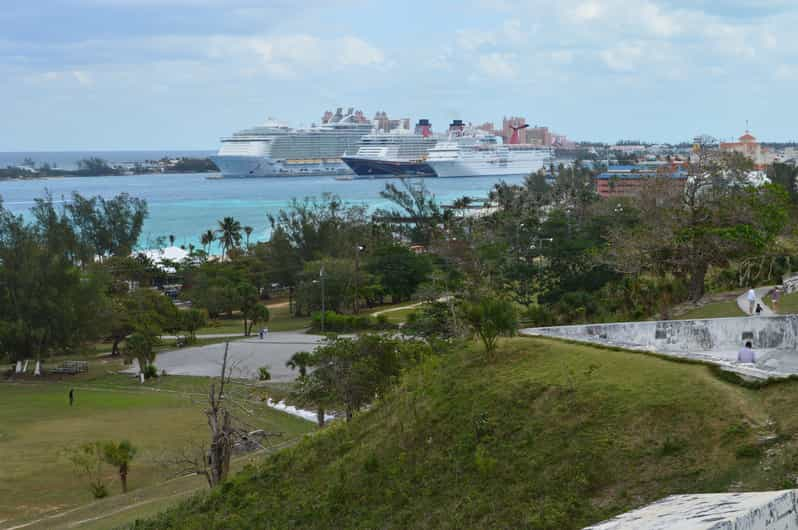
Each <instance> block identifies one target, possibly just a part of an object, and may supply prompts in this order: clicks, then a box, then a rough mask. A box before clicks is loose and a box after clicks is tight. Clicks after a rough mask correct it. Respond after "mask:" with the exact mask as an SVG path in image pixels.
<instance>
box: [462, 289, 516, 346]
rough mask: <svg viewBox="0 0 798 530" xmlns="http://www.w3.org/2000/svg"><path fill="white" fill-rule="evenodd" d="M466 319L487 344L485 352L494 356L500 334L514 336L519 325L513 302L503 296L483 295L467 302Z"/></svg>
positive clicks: (464, 310) (465, 307) (464, 311)
mask: <svg viewBox="0 0 798 530" xmlns="http://www.w3.org/2000/svg"><path fill="white" fill-rule="evenodd" d="M463 313H464V317H465V320H466V321H467V322H468V323H469V325H470V326H471V328H472V329H473V331H474V333H475V334H476V335H477V336H478V337H479V338H480V339H481V340H482V343H483V344H484V345H485V352H486V353H487V354H488V357H489V358H493V356H494V353H495V352H496V342H497V340H498V338H499V336H500V335H507V336H512V335H514V334H515V331H516V328H517V327H518V316H517V314H516V311H515V307H514V306H513V304H512V302H510V301H508V300H504V299H502V298H497V297H492V296H483V297H482V298H481V299H480V300H479V301H478V302H470V303H466V304H465V306H464V308H463Z"/></svg>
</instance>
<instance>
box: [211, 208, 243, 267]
mask: <svg viewBox="0 0 798 530" xmlns="http://www.w3.org/2000/svg"><path fill="white" fill-rule="evenodd" d="M216 233H217V234H219V244H220V245H221V246H222V257H225V256H226V255H227V253H228V252H229V251H230V249H231V248H233V247H237V246H238V245H240V244H241V223H239V222H238V221H236V220H235V219H234V218H233V217H225V218H224V219H222V220H221V221H219V229H218V230H217V231H216Z"/></svg>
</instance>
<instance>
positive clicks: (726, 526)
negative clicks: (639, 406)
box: [585, 490, 798, 530]
mask: <svg viewBox="0 0 798 530" xmlns="http://www.w3.org/2000/svg"><path fill="white" fill-rule="evenodd" d="M585 530H798V490H783V491H759V492H751V493H712V494H701V495H673V496H671V497H666V498H664V499H662V500H659V501H657V502H654V503H652V504H649V505H648V506H644V507H642V508H639V509H637V510H634V511H631V512H627V513H625V514H622V515H619V516H618V517H616V518H614V519H611V520H609V521H606V522H603V523H599V524H597V525H594V526H588V527H586V528H585Z"/></svg>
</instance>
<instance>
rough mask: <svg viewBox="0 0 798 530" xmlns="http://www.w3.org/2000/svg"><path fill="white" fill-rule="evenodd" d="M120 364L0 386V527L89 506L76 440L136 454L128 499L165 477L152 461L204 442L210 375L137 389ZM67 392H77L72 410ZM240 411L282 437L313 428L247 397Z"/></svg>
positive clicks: (112, 482) (110, 475)
mask: <svg viewBox="0 0 798 530" xmlns="http://www.w3.org/2000/svg"><path fill="white" fill-rule="evenodd" d="M119 368H121V363H120V361H117V360H105V361H93V362H92V363H91V370H90V372H89V373H88V374H82V375H80V376H61V377H60V378H58V377H55V376H48V378H47V379H45V380H44V381H42V380H38V381H33V380H32V378H28V379H26V380H25V381H24V382H20V383H0V403H2V406H0V454H1V455H3V458H2V459H0V477H3V480H1V481H0V524H3V525H9V524H11V523H12V520H13V522H14V523H19V522H20V521H25V520H29V519H33V518H38V517H42V516H44V515H47V514H49V513H53V512H56V511H60V510H65V509H68V508H71V507H75V506H78V505H81V504H85V503H89V502H91V501H92V497H91V495H90V493H89V490H88V488H87V482H86V480H85V479H83V478H81V477H80V476H77V475H76V474H75V473H74V471H73V468H72V465H71V464H70V463H69V461H68V460H67V452H68V450H69V449H70V448H73V447H76V446H77V445H79V444H81V443H84V442H92V441H98V440H122V439H128V440H130V441H131V442H132V443H133V445H135V446H136V447H137V448H138V450H139V451H138V454H137V456H136V458H135V460H134V461H133V463H132V466H131V471H130V475H129V488H130V490H131V493H130V494H129V495H131V496H134V495H141V494H142V492H144V491H145V490H148V489H149V488H151V487H152V486H153V485H155V484H158V483H161V482H163V481H164V480H166V479H167V478H169V476H170V473H171V472H170V471H169V470H166V469H164V468H163V466H162V465H160V464H159V463H157V462H156V459H158V457H160V456H162V455H163V454H164V453H168V452H174V451H175V450H176V449H179V448H182V447H184V446H186V445H188V444H190V443H192V442H196V441H199V440H205V439H206V438H207V436H208V427H207V420H206V418H205V415H204V413H203V409H204V407H205V406H206V403H205V401H204V399H205V398H204V396H205V393H206V392H207V388H208V384H209V379H208V378H194V377H179V376H167V377H165V378H161V379H159V380H158V381H155V382H148V383H147V384H146V385H139V384H137V383H136V382H135V379H133V378H131V377H128V376H123V375H116V374H115V373H114V372H115V371H116V370H117V369H119ZM59 379H60V380H59ZM70 388H74V389H75V396H76V400H75V406H73V407H70V406H69V402H68V392H69V389H70ZM248 389H249V387H245V386H235V387H234V388H233V389H232V390H231V392H230V393H229V394H230V395H237V396H239V397H245V396H246V395H247V393H248ZM246 408H247V409H248V410H250V411H251V412H252V414H251V415H247V417H246V418H245V419H246V421H247V422H248V423H249V427H251V428H263V429H265V430H267V431H271V432H282V433H284V436H283V437H282V438H280V442H281V443H284V442H286V441H290V440H292V439H295V438H296V437H298V436H300V435H301V434H303V433H306V432H309V431H311V430H313V428H314V426H313V424H312V423H310V422H306V421H304V420H301V419H298V418H294V417H292V416H288V415H286V414H283V413H280V412H277V411H274V410H272V409H269V408H268V407H266V406H265V405H262V404H260V403H254V402H247V404H246ZM242 414H243V413H242ZM106 471H107V473H106V476H107V477H106V478H107V485H108V487H109V490H110V492H111V495H112V496H113V497H112V499H114V498H116V499H117V500H116V501H114V502H120V499H124V498H123V497H118V494H119V493H120V487H119V484H118V480H116V477H115V475H114V472H113V470H112V469H111V468H110V467H109V468H108V469H107V470H106ZM199 485H200V486H201V485H202V481H200V482H199ZM108 501H109V499H106V500H104V501H103V502H108ZM46 527H48V528H54V527H57V525H55V523H53V525H47V526H46Z"/></svg>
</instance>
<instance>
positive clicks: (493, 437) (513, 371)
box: [135, 338, 798, 529]
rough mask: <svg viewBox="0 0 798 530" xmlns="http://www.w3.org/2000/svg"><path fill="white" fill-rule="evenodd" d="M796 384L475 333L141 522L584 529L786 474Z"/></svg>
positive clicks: (783, 478)
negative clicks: (746, 381)
mask: <svg viewBox="0 0 798 530" xmlns="http://www.w3.org/2000/svg"><path fill="white" fill-rule="evenodd" d="M796 390H798V386H796V383H795V382H788V383H782V384H778V385H774V386H771V387H768V388H765V389H760V390H749V389H745V388H742V387H740V386H736V385H732V384H730V383H726V382H723V381H721V380H720V379H718V378H717V377H716V376H714V375H713V372H712V371H711V370H710V368H708V367H706V366H702V365H691V364H681V363H675V362H672V361H668V360H663V359H659V358H656V357H652V356H647V355H642V354H634V353H628V352H622V351H613V350H607V349H599V348H593V347H590V346H585V345H574V344H568V343H563V342H558V341H554V340H546V339H531V338H519V339H514V340H511V341H506V342H505V343H503V344H502V346H501V354H500V360H499V361H498V362H497V363H495V364H486V363H485V362H484V361H483V360H482V357H481V355H480V350H479V349H478V348H477V347H476V346H475V347H473V348H471V349H469V350H467V351H463V352H459V353H456V354H452V355H449V356H446V357H442V358H437V359H434V360H431V361H429V362H427V363H426V364H425V365H423V366H421V367H419V368H417V369H415V370H413V371H412V372H411V373H409V374H407V376H406V377H405V378H404V380H403V382H402V385H401V386H400V387H399V388H398V389H397V390H396V391H395V392H393V393H392V394H391V395H390V396H389V397H388V398H387V399H385V400H384V401H383V402H382V403H380V404H379V405H377V406H375V407H374V408H373V409H372V410H371V411H369V412H367V413H363V414H362V415H360V416H358V417H356V418H355V420H354V421H353V422H352V423H351V424H350V425H345V424H343V423H341V424H337V425H334V426H332V427H330V428H328V429H326V430H325V431H322V432H320V433H318V434H316V435H313V436H311V437H309V438H307V439H306V440H305V441H303V442H302V443H301V444H299V445H298V446H296V447H294V448H292V449H290V450H286V451H284V452H282V453H280V454H279V455H276V456H274V457H272V458H269V459H267V460H266V461H264V462H263V464H261V465H260V466H258V467H257V468H250V469H248V470H247V471H245V472H243V473H241V474H239V475H238V476H236V477H235V478H234V479H233V480H231V481H230V482H229V483H227V484H225V485H224V486H223V487H222V488H220V489H219V490H217V491H214V492H213V493H211V494H208V495H204V496H199V497H197V498H194V499H192V500H190V501H188V502H186V503H183V504H182V505H180V506H179V507H177V508H175V509H173V510H171V511H169V512H166V513H164V514H162V515H160V516H159V517H157V518H156V519H154V520H150V521H146V522H142V521H139V522H137V523H136V526H135V528H137V529H150V528H152V529H155V528H158V529H164V528H186V529H208V528H224V529H245V528H246V529H251V528H292V527H293V528H541V529H543V528H546V529H548V528H580V527H582V526H584V525H586V524H589V523H593V522H596V521H599V520H602V519H604V518H607V517H609V516H612V515H614V514H617V513H620V512H623V511H626V510H628V509H631V508H633V507H636V506H639V505H642V504H644V503H647V502H650V501H652V500H654V499H657V498H660V497H662V496H664V495H667V494H671V493H680V492H710V491H727V490H729V489H739V490H743V489H747V490H750V489H765V488H779V487H784V486H785V484H787V483H788V482H791V483H792V484H794V475H795V471H796V470H798V451H796V446H795V442H793V441H792V434H793V433H795V432H796V430H798V421H796V419H797V418H798V412H795V411H796V410H798V407H796V405H798V392H796ZM776 417H778V418H781V419H782V420H781V422H779V423H776V422H774V421H773V419H772V418H776ZM764 435H771V436H772V435H775V437H771V438H768V441H767V442H758V440H759V439H761V438H762V437H763V436H764ZM762 443H768V444H770V445H768V446H767V447H763V446H762V445H761V444H762Z"/></svg>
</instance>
